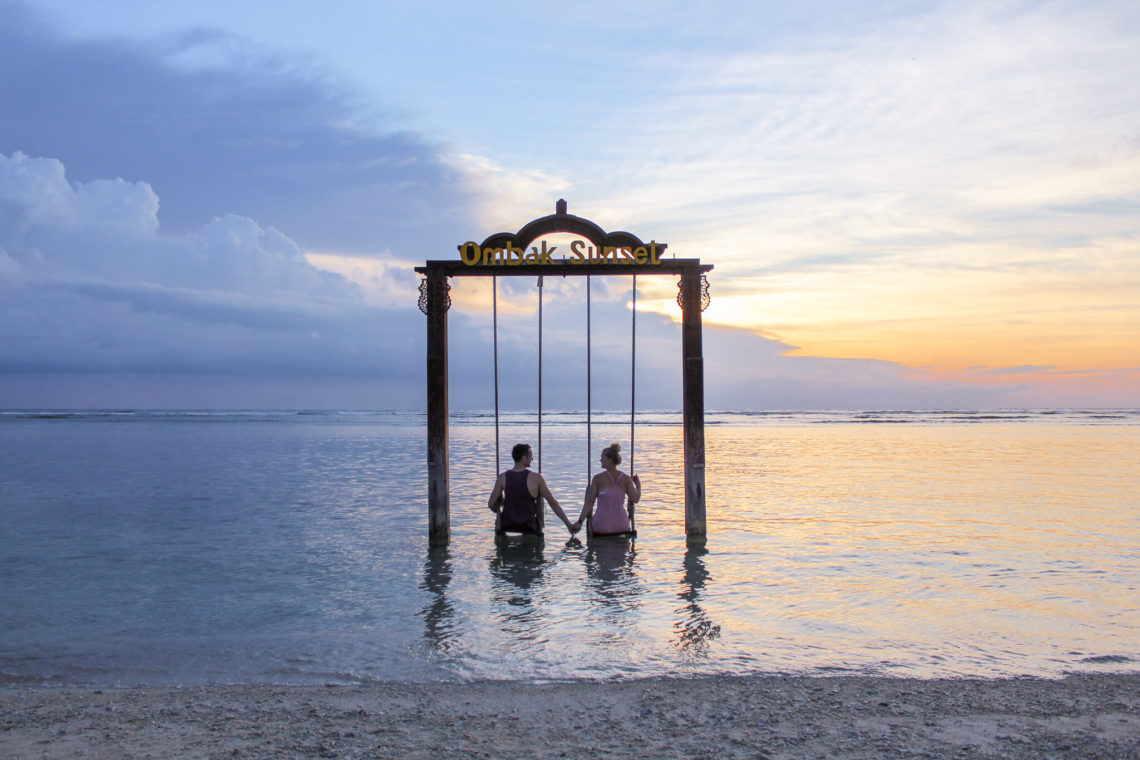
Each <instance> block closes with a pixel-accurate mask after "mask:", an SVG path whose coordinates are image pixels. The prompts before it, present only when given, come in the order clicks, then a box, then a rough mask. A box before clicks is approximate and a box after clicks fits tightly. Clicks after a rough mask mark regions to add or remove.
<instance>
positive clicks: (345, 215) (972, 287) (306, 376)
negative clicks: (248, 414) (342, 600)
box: [0, 0, 1140, 409]
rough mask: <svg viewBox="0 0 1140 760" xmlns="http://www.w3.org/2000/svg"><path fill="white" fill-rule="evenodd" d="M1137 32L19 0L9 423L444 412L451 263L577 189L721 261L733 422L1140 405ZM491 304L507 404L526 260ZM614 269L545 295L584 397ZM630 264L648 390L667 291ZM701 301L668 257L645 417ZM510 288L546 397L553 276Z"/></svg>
mask: <svg viewBox="0 0 1140 760" xmlns="http://www.w3.org/2000/svg"><path fill="white" fill-rule="evenodd" d="M1136 51H1140V4H1137V3H1135V2H1132V1H1131V0H1128V1H1123V2H1087V1H1085V2H1000V1H999V2H968V1H967V2H945V3H938V2H905V1H899V2H892V1H887V0H883V1H882V2H867V3H858V4H852V3H841V2H834V3H832V2H807V3H794V4H793V3H774V2H710V3H701V4H693V3H680V2H650V3H639V4H633V3H630V4H623V3H600V2H579V3H571V4H538V3H521V2H495V1H491V2H483V3H464V2H425V3H395V2H391V3H388V2H376V1H374V0H370V1H365V0H342V1H341V2H338V3H333V4H324V5H318V4H313V3H308V2H288V1H283V0H277V1H275V2H272V3H269V2H260V1H257V0H251V1H249V2H243V3H233V2H220V1H217V2H215V0H197V1H196V2H194V3H185V2H169V3H153V2H149V0H148V1H145V2H144V1H142V0H139V1H137V2H136V1H134V0H87V2H83V3H75V2H72V1H71V0H28V1H27V2H12V1H11V0H0V408H266V407H271V408H333V409H422V408H423V407H424V405H425V336H426V326H425V319H424V316H423V315H422V314H421V313H420V311H419V309H418V308H417V298H418V286H419V277H418V275H416V274H415V272H414V271H413V269H412V268H413V267H414V266H417V265H422V264H423V262H424V261H425V260H429V259H450V258H457V257H458V251H457V246H458V245H459V244H461V243H463V242H465V241H468V240H476V241H480V240H482V239H483V238H485V237H487V236H488V235H490V234H492V233H496V232H514V231H516V230H518V229H519V228H520V227H521V226H523V225H524V224H525V223H526V222H528V221H530V220H532V219H534V218H537V217H540V216H545V215H547V214H550V213H552V212H553V211H554V204H555V201H557V200H558V199H560V198H564V199H566V200H567V202H568V204H569V211H570V213H572V214H576V215H578V216H582V217H585V218H588V219H591V220H593V221H594V222H596V223H598V224H599V225H600V226H602V227H603V228H604V229H606V230H608V231H613V230H628V231H630V232H632V233H634V234H635V235H638V236H639V237H641V238H642V239H644V240H650V239H653V240H657V241H661V242H666V243H668V245H669V249H668V251H669V255H675V256H677V257H679V258H681V257H684V258H700V259H701V260H702V262H704V263H707V264H712V265H713V266H714V269H713V271H712V272H711V273H710V274H709V283H710V295H711V303H710V305H709V308H708V310H707V311H705V312H704V315H703V319H704V356H705V396H706V406H707V407H708V408H712V409H718V408H721V409H725V408H733V409H736V408H743V409H818V408H829V409H851V408H863V409H866V408H880V409H890V408H1027V407H1028V408H1072V407H1136V406H1140V87H1137V85H1136V82H1138V81H1140V53H1137V52H1136ZM452 288H453V289H452V297H453V308H452V310H451V312H450V313H449V325H450V348H451V355H450V358H451V366H450V371H451V401H452V406H453V408H488V407H490V406H492V404H493V386H492V378H493V365H492V363H491V362H492V340H493V337H494V336H493V330H492V315H491V311H492V306H491V284H490V282H489V281H487V280H483V279H474V278H458V279H455V280H453V281H452ZM584 288H585V282H584V281H582V280H581V279H580V278H570V279H565V280H561V281H558V282H552V283H548V284H546V285H545V286H544V289H543V294H542V298H543V309H544V322H543V326H544V332H543V347H544V348H543V361H544V374H543V378H544V379H543V388H544V393H545V394H547V395H546V398H547V399H556V401H555V402H553V403H554V404H555V405H557V406H561V407H564V408H582V407H583V406H584V404H585V392H584V387H585V383H586V380H585V376H584V363H585V321H586V315H585V295H584V293H585V290H584ZM591 288H592V292H591V306H592V312H591V319H592V324H593V326H594V330H593V332H592V350H593V361H592V366H593V368H594V375H593V380H592V384H593V387H594V402H595V405H596V406H598V407H599V408H621V407H622V405H623V404H628V403H629V395H630V394H629V391H630V388H629V385H630V379H629V378H630V373H631V366H630V355H631V340H632V332H633V321H632V319H631V317H632V314H631V309H630V305H631V300H632V299H631V295H632V290H631V283H630V281H629V278H617V277H607V278H594V280H593V282H592V285H591ZM676 292H677V291H676V284H675V282H674V281H673V280H672V278H669V277H641V278H639V279H638V291H637V313H636V334H637V343H636V347H637V350H636V377H637V398H638V404H639V406H640V407H641V408H645V409H668V408H679V405H680V372H681V368H680V364H681V360H680V359H681V357H680V330H679V326H678V322H679V320H680V311H679V308H678V307H677V305H676V302H675V296H676ZM497 296H498V314H499V330H498V337H499V343H500V377H501V395H502V398H503V399H504V402H503V403H504V406H505V407H507V408H533V407H534V405H535V403H536V386H537V374H536V367H537V343H538V334H537V324H536V321H537V320H536V315H537V305H538V289H537V287H536V283H535V282H534V281H532V280H530V279H525V280H524V279H523V278H511V279H506V280H502V281H501V282H500V283H499V287H498V292H497ZM545 403H546V404H547V405H550V404H551V403H552V402H550V401H549V400H547V401H546V402H545Z"/></svg>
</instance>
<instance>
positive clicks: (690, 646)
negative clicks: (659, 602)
mask: <svg viewBox="0 0 1140 760" xmlns="http://www.w3.org/2000/svg"><path fill="white" fill-rule="evenodd" d="M707 553H708V550H707V549H704V548H702V547H691V548H690V549H689V550H688V551H686V552H685V574H684V576H683V577H682V578H681V593H679V594H677V597H678V598H679V599H681V600H682V601H683V602H684V604H682V605H681V606H680V607H678V608H677V615H678V620H677V622H676V623H674V624H673V630H674V638H673V640H674V642H675V643H676V645H677V647H678V648H680V649H681V650H682V651H685V652H691V653H694V654H699V655H704V654H707V653H708V650H709V645H710V642H711V641H712V640H713V639H716V638H719V637H720V625H718V624H716V623H714V622H713V621H712V619H711V618H709V614H708V613H707V612H706V611H705V609H704V607H702V606H701V605H700V597H701V592H702V591H703V590H704V588H705V583H706V582H708V581H709V580H711V576H710V575H709V571H708V568H706V567H705V561H704V559H702V557H704V555H705V554H707Z"/></svg>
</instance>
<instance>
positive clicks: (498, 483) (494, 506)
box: [487, 475, 507, 514]
mask: <svg viewBox="0 0 1140 760" xmlns="http://www.w3.org/2000/svg"><path fill="white" fill-rule="evenodd" d="M506 481H507V479H506V476H505V475H499V477H498V478H497V479H496V480H495V487H494V488H492V489H491V496H490V498H488V499H487V509H489V510H491V511H492V512H494V513H495V514H499V503H500V502H501V501H502V500H503V488H504V487H505V486H506Z"/></svg>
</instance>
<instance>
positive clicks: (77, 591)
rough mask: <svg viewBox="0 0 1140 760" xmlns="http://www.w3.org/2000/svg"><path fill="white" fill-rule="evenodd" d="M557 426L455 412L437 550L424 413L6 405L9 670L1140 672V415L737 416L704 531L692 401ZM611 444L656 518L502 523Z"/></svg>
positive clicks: (710, 465) (182, 679) (565, 489)
mask: <svg viewBox="0 0 1140 760" xmlns="http://www.w3.org/2000/svg"><path fill="white" fill-rule="evenodd" d="M541 422H542V424H541V432H540V430H539V425H538V419H537V415H536V414H535V413H534V412H510V413H503V414H501V415H500V416H499V420H498V423H496V419H495V415H494V414H493V413H487V412H464V413H455V414H453V415H452V418H451V424H450V457H451V469H450V481H451V491H450V493H451V496H450V509H451V542H450V544H449V545H448V546H446V547H436V548H432V547H429V545H428V520H427V471H426V453H427V443H426V419H425V416H424V415H423V414H422V413H418V412H390V411H142V410H114V411H58V410H56V411H8V412H0V686H17V685H36V686H39V685H49V686H50V685H96V686H137V685H155V686H159V685H161V686H168V685H205V684H233V683H241V684H330V683H332V684H345V683H349V684H351V683H369V682H378V681H383V682H392V681H395V682H471V681H486V680H521V681H526V682H558V681H565V680H573V679H633V678H642V677H653V676H675V677H696V676H705V675H715V674H734V675H739V674H794V675H837V674H838V675H843V674H864V675H878V676H898V677H918V678H935V677H982V678H994V677H1016V676H1040V677H1049V678H1053V677H1062V676H1064V675H1065V674H1068V673H1075V672H1094V673H1102V672H1140V410H1129V409H1113V410H1104V409H1099V410H1060V411H1055V410H1051V411H1020V410H1008V411H992V410H990V411H956V410H939V411H931V410H924V411H874V410H866V411H770V412H744V411H710V412H707V413H706V429H705V431H706V443H707V469H706V487H707V509H708V537H707V543H706V544H705V545H704V546H703V547H700V546H688V545H687V544H686V541H685V526H684V470H683V464H682V463H683V451H682V428H681V418H680V415H679V414H678V413H675V412H650V411H646V412H641V411H639V412H638V413H637V415H636V419H635V420H634V425H633V426H632V427H631V424H630V418H629V414H628V412H627V413H625V414H621V413H610V412H605V413H601V412H593V413H592V414H591V415H590V419H589V421H588V423H587V419H586V413H585V412H582V411H575V410H569V411H559V412H544V413H543V417H542V420H541ZM540 437H541V452H539V451H538V449H539V446H538V444H539V439H540ZM497 440H498V441H499V443H498V446H496V441H497ZM611 441H618V442H621V443H622V446H623V449H624V451H625V456H626V461H625V462H624V463H623V466H622V469H625V470H628V469H630V467H631V466H632V468H633V469H634V471H636V472H637V473H638V474H639V475H640V478H641V482H642V486H643V490H644V498H643V501H642V503H641V504H640V505H639V508H638V511H637V530H638V535H637V537H636V538H635V539H630V540H607V541H587V540H584V539H583V537H582V536H579V537H576V538H571V537H570V536H569V534H568V533H567V532H566V531H565V530H564V528H563V527H562V524H561V523H560V521H559V520H558V519H557V518H555V517H554V515H553V514H552V513H550V512H549V511H548V513H547V531H546V537H545V539H544V540H543V541H542V542H540V543H520V542H508V543H505V544H504V543H502V542H496V540H495V538H494V535H493V515H492V514H491V512H490V511H488V509H487V497H488V494H489V492H490V490H491V487H492V484H493V481H494V478H495V475H496V473H497V471H498V470H499V469H505V468H506V467H508V466H509V465H510V453H509V452H510V448H511V446H512V445H513V444H514V443H517V442H527V443H531V444H532V445H533V446H534V448H535V449H536V453H540V457H539V459H540V463H541V467H542V472H543V475H544V476H545V478H546V479H547V481H548V483H549V484H550V487H551V490H552V492H553V494H554V496H555V497H556V498H557V499H558V500H559V501H560V502H561V503H562V504H563V505H564V506H565V508H566V510H567V512H568V513H569V514H570V515H571V517H572V518H573V517H574V516H576V515H577V513H578V511H579V510H580V509H581V505H582V499H583V493H584V489H585V485H586V482H587V479H588V477H589V475H590V474H591V473H592V472H596V471H597V469H598V464H597V462H598V456H599V453H600V450H601V448H602V447H604V446H605V445H608V444H609V443H610V442H611ZM631 460H632V461H631ZM538 464H539V462H536V466H537V465H538Z"/></svg>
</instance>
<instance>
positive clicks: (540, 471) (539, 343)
mask: <svg viewBox="0 0 1140 760" xmlns="http://www.w3.org/2000/svg"><path fill="white" fill-rule="evenodd" d="M538 472H539V474H542V275H539V276H538Z"/></svg>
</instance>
